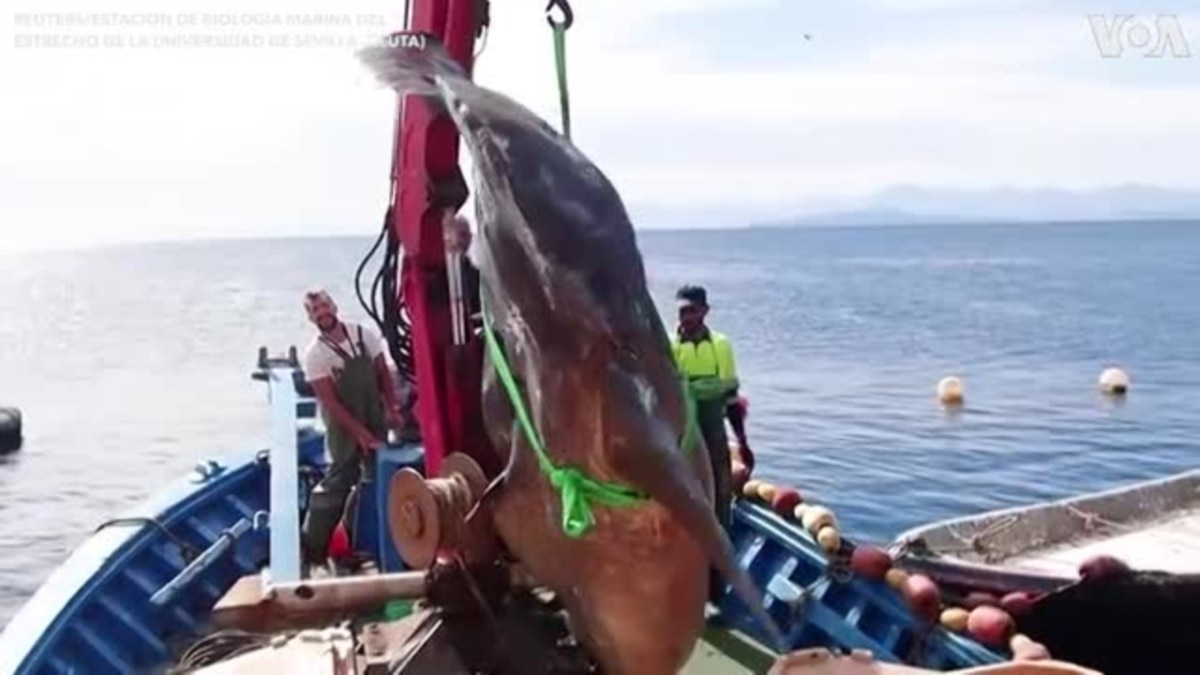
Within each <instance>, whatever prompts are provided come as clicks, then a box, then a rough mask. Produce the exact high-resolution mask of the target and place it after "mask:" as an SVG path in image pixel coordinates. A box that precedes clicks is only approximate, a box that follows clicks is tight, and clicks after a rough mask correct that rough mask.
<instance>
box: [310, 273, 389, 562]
mask: <svg viewBox="0 0 1200 675" xmlns="http://www.w3.org/2000/svg"><path fill="white" fill-rule="evenodd" d="M304 308H305V310H307V312H308V318H309V320H310V321H312V323H313V324H314V325H315V326H316V327H317V330H318V333H317V335H316V337H315V338H314V339H313V341H312V343H311V344H309V346H308V349H307V350H306V351H305V353H304V374H305V377H306V378H307V379H308V382H309V384H310V385H312V388H313V393H314V395H315V396H316V398H317V402H318V403H319V404H320V408H321V418H322V420H324V422H325V429H326V434H325V448H326V450H327V451H328V453H329V462H330V463H329V471H328V472H327V473H326V474H325V477H324V478H323V479H322V480H321V482H320V483H318V484H317V485H316V487H315V488H314V489H313V493H312V496H311V499H310V500H309V508H308V516H307V518H305V522H304V528H303V533H302V538H303V542H304V543H303V548H304V558H305V562H306V563H307V564H309V565H321V564H324V563H325V562H326V561H327V554H326V552H327V550H328V548H329V540H330V537H331V536H332V535H333V531H334V528H336V527H337V524H338V521H339V520H340V519H341V518H342V514H343V512H344V510H345V507H346V499H347V498H348V497H349V496H350V492H351V490H353V489H354V487H355V486H356V485H357V484H358V482H359V479H360V478H362V477H366V478H367V479H368V480H369V479H370V477H371V476H372V475H373V472H374V467H375V463H374V461H373V459H371V458H370V453H372V452H374V451H375V450H377V449H378V448H380V447H383V446H384V445H385V444H386V442H387V432H388V428H389V427H390V428H392V429H395V430H397V431H400V430H401V429H402V428H403V427H404V421H403V419H402V417H401V415H400V408H399V405H398V400H397V396H396V386H395V381H394V380H393V378H392V374H391V371H390V370H389V369H388V365H387V360H386V358H385V357H384V349H383V340H382V339H381V338H380V336H379V334H378V333H377V332H375V331H374V330H372V329H371V328H370V327H368V326H362V325H359V324H355V323H344V322H342V321H340V320H339V319H338V315H337V305H336V304H335V303H334V302H333V299H332V298H330V297H329V294H328V293H326V292H325V291H323V290H317V291H311V292H309V293H307V294H306V295H305V297H304ZM364 459H365V460H366V461H364ZM347 521H348V522H347V523H346V526H347V534H349V535H350V538H351V541H353V532H351V531H350V528H351V527H352V526H353V522H352V521H353V518H349V519H347Z"/></svg>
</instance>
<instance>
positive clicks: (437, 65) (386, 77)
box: [357, 32, 470, 96]
mask: <svg viewBox="0 0 1200 675" xmlns="http://www.w3.org/2000/svg"><path fill="white" fill-rule="evenodd" d="M357 56H358V59H359V61H361V62H362V64H363V65H364V66H366V68H367V69H368V70H369V71H370V72H371V73H372V74H373V75H374V76H375V78H376V80H378V81H379V83H380V84H381V85H383V86H386V87H389V88H391V89H394V90H396V92H397V93H399V94H400V95H402V96H403V95H404V94H415V95H418V96H441V95H442V91H440V88H439V86H438V85H437V82H436V81H437V79H438V78H441V79H443V80H469V79H470V78H469V76H468V75H467V74H466V72H465V71H464V70H463V68H462V66H460V65H459V64H458V62H457V61H455V60H454V59H453V58H452V57H451V56H450V54H449V53H448V52H447V51H446V49H445V47H443V46H442V44H441V43H440V42H439V41H438V40H437V39H436V38H434V37H432V36H429V35H425V34H422V33H409V32H401V33H392V34H391V35H389V36H387V37H385V38H383V39H382V40H380V41H379V42H378V43H374V44H371V45H369V46H367V47H363V48H362V49H360V50H358V52H357Z"/></svg>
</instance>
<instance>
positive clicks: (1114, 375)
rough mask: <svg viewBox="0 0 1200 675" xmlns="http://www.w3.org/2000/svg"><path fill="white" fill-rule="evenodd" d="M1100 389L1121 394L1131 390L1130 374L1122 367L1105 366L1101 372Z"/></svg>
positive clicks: (1107, 392)
mask: <svg viewBox="0 0 1200 675" xmlns="http://www.w3.org/2000/svg"><path fill="white" fill-rule="evenodd" d="M1100 391H1102V392H1104V393H1106V394H1115V395H1117V396H1120V395H1121V394H1124V393H1125V392H1127V391H1129V375H1128V374H1127V373H1126V372H1125V371H1123V370H1121V369H1120V368H1105V369H1104V372H1102V373H1100Z"/></svg>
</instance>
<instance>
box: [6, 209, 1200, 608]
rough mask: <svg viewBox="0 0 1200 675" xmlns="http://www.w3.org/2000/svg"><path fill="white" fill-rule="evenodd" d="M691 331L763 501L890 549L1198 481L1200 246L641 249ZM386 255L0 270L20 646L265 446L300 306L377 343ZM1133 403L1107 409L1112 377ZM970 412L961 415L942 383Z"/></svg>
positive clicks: (973, 230)
mask: <svg viewBox="0 0 1200 675" xmlns="http://www.w3.org/2000/svg"><path fill="white" fill-rule="evenodd" d="M640 241H641V243H642V248H643V252H644V254H645V256H646V262H647V267H648V272H649V275H650V282H651V286H652V290H653V292H654V294H655V296H656V299H657V300H658V301H659V302H660V303H661V307H662V308H663V309H664V310H665V311H669V310H670V307H671V305H670V301H671V294H672V293H673V291H674V289H675V288H676V287H677V286H679V285H680V284H682V283H685V282H697V283H703V284H706V285H707V286H708V287H709V298H710V302H711V304H712V305H713V311H712V313H711V322H712V323H713V324H714V326H715V327H716V328H718V329H719V330H723V331H725V332H726V333H728V334H729V335H730V336H731V337H732V338H733V339H734V341H735V346H736V348H737V354H738V358H739V360H740V368H741V372H742V377H743V381H744V382H745V383H746V387H747V391H748V393H749V396H750V399H751V411H750V422H749V424H750V435H751V442H752V444H753V445H754V446H755V448H756V450H757V452H758V454H759V458H760V460H759V461H760V465H761V466H760V469H759V475H761V476H762V477H765V478H768V479H772V480H776V481H780V482H786V483H791V484H796V485H798V486H799V487H801V489H802V490H803V491H805V492H806V493H807V494H809V495H810V500H814V499H815V500H819V501H821V502H824V503H826V504H828V505H830V506H832V507H833V508H834V509H835V511H836V512H837V513H838V515H839V517H840V518H841V520H842V521H843V524H844V528H845V529H846V531H847V532H848V533H850V534H852V535H858V536H860V537H863V538H869V539H876V540H888V539H890V538H891V537H892V536H894V535H895V534H898V533H899V532H900V531H901V530H902V529H905V528H908V527H911V526H915V525H918V524H921V523H923V522H927V521H930V520H934V519H940V518H945V517H948V516H954V515H958V514H965V513H969V512H974V511H980V510H983V509H991V508H996V507H1002V506H1010V505H1016V504H1021V503H1023V502H1028V501H1031V500H1042V499H1047V498H1056V497H1065V496H1068V495H1071V494H1073V493H1076V492H1080V491H1089V490H1095V489H1101V488H1105V487H1110V486H1113V485H1116V484H1119V483H1122V482H1127V481H1134V480H1141V479H1149V478H1154V477H1158V476H1163V475H1166V474H1169V473H1172V472H1175V471H1180V470H1184V469H1190V468H1195V467H1196V466H1197V464H1198V463H1200V449H1198V448H1200V339H1198V337H1197V336H1200V227H1198V226H1187V225H1177V224H1105V225H1055V226H986V227H984V226H970V227H966V226H958V227H953V226H946V227H942V226H938V227H932V226H931V227H890V228H830V229H800V230H742V231H721V232H702V233H680V232H645V233H642V234H641V235H640ZM369 245H370V241H369V240H368V239H366V238H364V239H327V240H290V241H282V242H250V243H231V242H223V243H205V244H161V245H147V246H138V247H127V248H115V249H107V250H99V251H92V252H69V253H66V252H62V253H45V254H38V255H30V256H23V257H13V258H0V405H17V406H20V407H21V408H22V409H23V411H24V413H25V418H26V420H25V421H26V444H25V448H24V450H22V451H21V452H20V453H18V454H16V455H13V456H10V457H7V458H0V625H3V624H5V623H7V621H8V620H9V618H10V617H11V616H12V614H13V613H14V612H16V610H17V609H18V608H19V606H20V605H21V603H23V602H24V601H25V599H26V598H27V597H28V596H29V595H30V594H31V593H33V591H34V590H35V589H36V588H37V586H38V585H39V584H40V583H41V581H42V580H43V579H44V578H45V577H46V576H47V575H49V574H50V572H51V571H52V569H53V568H54V567H55V566H57V565H58V564H60V563H61V562H62V561H63V560H64V559H65V558H66V557H67V555H68V554H69V552H70V551H71V549H72V548H73V547H74V546H76V545H78V544H79V543H80V542H81V540H82V539H84V538H85V537H87V536H88V534H89V533H90V532H91V531H92V530H93V529H94V528H95V527H96V526H97V525H98V524H100V523H101V522H102V521H104V520H105V519H107V518H110V517H113V516H115V515H118V514H119V513H120V511H122V510H123V509H125V508H127V507H129V506H131V505H133V504H135V503H136V502H137V501H139V500H141V499H143V498H145V497H146V496H147V495H148V494H149V493H150V492H152V491H153V490H154V489H155V488H156V487H157V486H159V485H161V484H163V482H165V481H167V480H171V479H173V478H175V477H176V476H178V475H179V474H180V473H181V472H185V471H187V470H189V469H190V468H191V467H192V465H193V464H195V462H196V461H197V460H199V459H201V458H204V457H206V456H209V455H212V454H219V453H223V452H226V451H229V450H233V449H240V448H245V447H247V446H252V447H260V446H262V445H264V444H265V442H266V429H267V417H266V408H265V391H264V389H263V388H262V385H261V384H259V383H255V382H252V381H251V380H250V378H249V374H250V370H251V368H252V366H253V363H254V359H255V355H256V350H257V349H258V347H259V346H260V345H268V346H270V347H271V348H272V349H273V350H282V349H284V348H286V347H287V345H289V344H298V345H303V344H304V343H306V342H307V341H308V339H309V336H310V330H309V326H308V325H307V323H306V321H305V318H304V315H303V311H302V308H301V303H300V297H301V293H302V291H303V290H304V289H305V288H306V287H308V286H310V285H313V284H323V285H326V286H328V287H329V288H331V289H332V290H333V291H334V292H335V293H336V294H337V296H338V297H339V299H340V300H341V304H342V306H343V309H344V312H345V313H346V314H347V315H349V316H350V317H351V318H356V319H357V318H361V317H362V316H363V314H362V311H361V309H360V308H359V307H358V302H357V300H356V299H355V297H354V294H353V276H354V270H355V268H356V267H357V265H358V263H359V260H360V259H361V257H362V255H363V254H364V253H365V252H366V251H367V249H368V247H369ZM1114 363H1115V364H1120V365H1122V366H1124V367H1126V368H1127V369H1128V370H1129V371H1130V374H1131V376H1132V378H1133V387H1132V390H1131V393H1130V395H1129V397H1128V399H1127V400H1126V401H1125V402H1124V403H1123V404H1114V403H1112V402H1109V401H1106V400H1105V399H1103V398H1102V397H1101V396H1099V395H1098V394H1097V392H1096V379H1097V377H1098V375H1099V373H1100V371H1101V370H1102V369H1103V368H1104V367H1105V366H1107V365H1109V364H1114ZM948 374H957V375H960V376H961V377H963V378H965V382H966V389H967V406H966V407H965V409H964V410H963V412H962V414H960V415H957V416H949V415H946V414H944V413H943V412H942V411H941V409H940V408H939V407H938V406H937V404H936V402H935V400H934V386H935V384H936V382H937V380H938V379H939V378H940V377H942V376H943V375H948Z"/></svg>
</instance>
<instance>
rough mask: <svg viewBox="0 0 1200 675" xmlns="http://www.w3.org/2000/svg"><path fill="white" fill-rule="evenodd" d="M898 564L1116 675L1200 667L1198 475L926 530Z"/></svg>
mask: <svg viewBox="0 0 1200 675" xmlns="http://www.w3.org/2000/svg"><path fill="white" fill-rule="evenodd" d="M890 548H891V553H892V554H893V556H894V558H895V560H896V565H897V566H899V567H902V568H903V569H906V570H909V571H911V572H919V573H922V574H926V575H928V576H930V577H931V578H933V579H935V580H937V581H938V582H939V583H940V584H941V585H942V587H943V588H944V589H945V590H946V591H947V593H948V594H950V595H952V596H954V597H956V598H957V599H959V600H960V601H962V602H963V603H965V604H968V605H970V604H975V603H988V602H992V603H1002V604H1003V603H1004V601H1005V598H1007V599H1008V602H1009V603H1010V604H1011V603H1015V604H1023V605H1027V606H1026V607H1024V611H1023V612H1019V613H1018V614H1019V616H1018V626H1019V628H1020V630H1021V631H1022V632H1023V633H1025V634H1027V635H1029V636H1031V637H1032V638H1034V639H1036V640H1038V641H1039V642H1041V643H1043V644H1045V645H1046V646H1047V647H1048V648H1049V649H1050V650H1051V651H1052V652H1054V653H1055V654H1056V655H1059V656H1062V657H1063V658H1067V659H1070V660H1073V661H1076V662H1079V663H1083V664H1086V665H1089V666H1091V667H1095V668H1098V669H1100V670H1102V671H1103V672H1105V673H1109V674H1110V675H1121V674H1124V673H1129V674H1130V675H1133V674H1136V673H1143V672H1145V673H1150V672H1153V673H1181V674H1183V673H1197V672H1200V647H1198V646H1197V645H1200V611H1197V608H1200V470H1192V471H1186V472H1183V473H1179V474H1176V475H1173V476H1169V477H1166V478H1161V479H1157V480H1151V481H1146V482H1140V483H1135V484H1131V485H1125V486H1121V487H1117V488H1114V489H1109V490H1105V491H1100V492H1095V493H1091V494H1084V495H1079V496H1075V497H1071V498H1068V499H1063V500H1058V501H1051V502H1045V503H1038V504H1031V505H1026V506H1019V507H1015V508H1008V509H1001V510H996V511H991V512H987V513H982V514H977V515H969V516H963V517H958V518H952V519H949V520H944V521H940V522H935V523H931V524H928V525H923V526H920V527H917V528H914V529H911V530H909V531H907V532H904V533H902V534H900V535H899V536H898V537H896V539H895V540H894V542H893V543H892V545H891V547H890Z"/></svg>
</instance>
